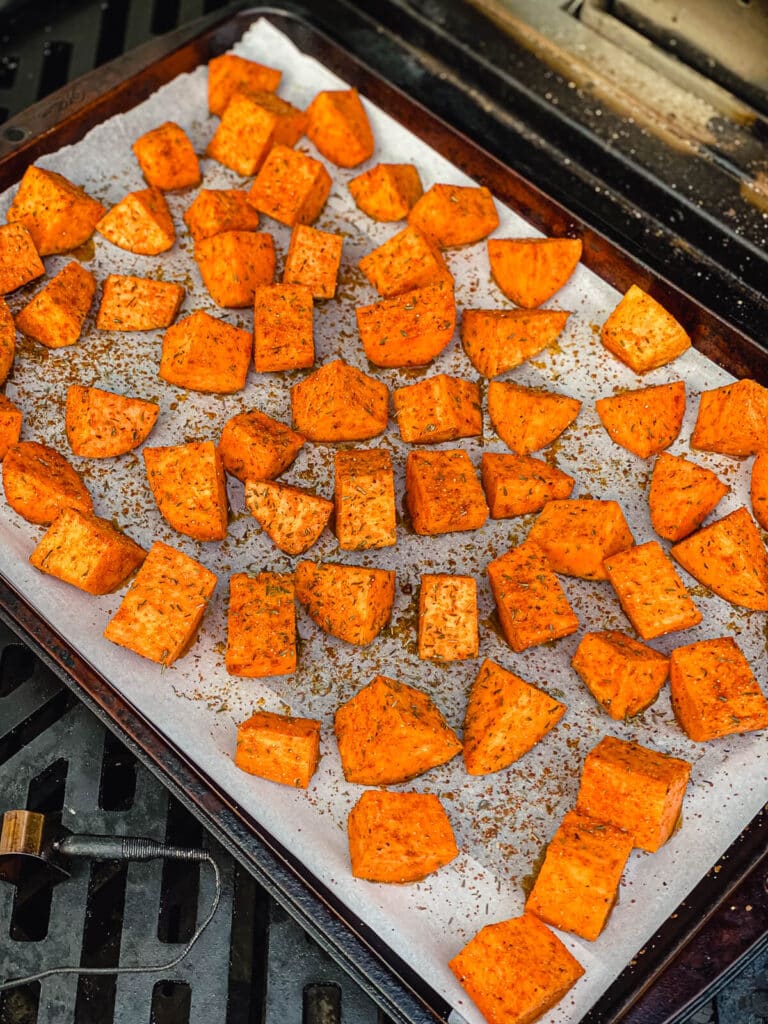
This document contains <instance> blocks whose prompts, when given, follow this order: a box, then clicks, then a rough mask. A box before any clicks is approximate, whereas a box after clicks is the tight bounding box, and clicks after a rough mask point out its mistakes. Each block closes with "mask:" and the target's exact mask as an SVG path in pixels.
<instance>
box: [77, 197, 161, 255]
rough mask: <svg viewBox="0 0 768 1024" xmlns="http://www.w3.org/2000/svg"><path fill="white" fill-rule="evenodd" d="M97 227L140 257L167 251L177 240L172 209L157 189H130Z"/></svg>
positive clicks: (121, 247) (113, 242) (108, 239)
mask: <svg viewBox="0 0 768 1024" xmlns="http://www.w3.org/2000/svg"><path fill="white" fill-rule="evenodd" d="M96 230H97V231H98V232H99V234H100V235H102V236H103V237H104V238H106V239H107V241H108V242H111V243H112V245H116V246H117V247H118V248H119V249H126V250H127V251H128V252H135V253H137V254H138V255H139V256H157V255H159V254H160V253H161V252H167V251H168V250H169V249H171V248H173V243H174V242H175V241H176V228H175V227H174V224H173V218H172V217H171V211H170V210H169V209H168V203H167V202H166V199H165V196H164V195H163V193H162V192H161V191H160V189H158V188H143V189H139V190H138V191H137V192H129V193H128V195H127V196H125V197H124V198H123V199H121V200H120V202H119V203H116V204H115V205H114V206H113V207H112V209H111V210H109V211H108V212H107V213H105V214H104V216H103V217H102V218H101V220H99V221H98V222H97V224H96Z"/></svg>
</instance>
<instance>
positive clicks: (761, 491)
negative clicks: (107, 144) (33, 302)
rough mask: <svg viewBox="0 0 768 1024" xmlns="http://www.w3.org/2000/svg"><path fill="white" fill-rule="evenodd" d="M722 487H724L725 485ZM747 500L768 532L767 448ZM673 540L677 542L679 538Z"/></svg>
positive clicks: (759, 459) (761, 454) (754, 468)
mask: <svg viewBox="0 0 768 1024" xmlns="http://www.w3.org/2000/svg"><path fill="white" fill-rule="evenodd" d="M0 363H2V341H0ZM2 379H3V374H2V371H1V370H0V381H2ZM718 483H719V481H718ZM722 486H723V487H724V486H725V484H722ZM749 498H750V501H751V502H752V515H753V516H754V517H755V519H756V520H757V521H758V523H759V524H760V525H761V526H762V528H763V529H764V530H768V448H766V449H765V450H764V451H761V452H758V453H757V455H756V456H755V461H754V462H753V463H752V476H751V478H750V488H749ZM673 539H674V540H678V539H679V538H677V537H675V538H673Z"/></svg>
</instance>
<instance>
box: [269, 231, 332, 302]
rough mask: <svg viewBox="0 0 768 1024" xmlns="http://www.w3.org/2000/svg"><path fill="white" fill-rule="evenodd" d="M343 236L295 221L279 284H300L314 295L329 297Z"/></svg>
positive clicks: (330, 297)
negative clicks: (281, 279) (281, 281)
mask: <svg viewBox="0 0 768 1024" xmlns="http://www.w3.org/2000/svg"><path fill="white" fill-rule="evenodd" d="M343 245H344V237H343V236H342V235H335V234H333V233H332V232H330V231H319V230H318V229H317V228H313V227H310V226H309V225H308V224H297V225H296V226H295V227H294V229H293V231H292V232H291V241H290V243H289V245H288V254H287V255H286V257H285V266H284V268H283V284H303V285H304V286H305V287H306V288H309V290H310V292H311V293H312V297H313V298H315V299H332V298H333V297H334V295H335V294H336V283H337V280H338V277H339V266H340V265H341V250H342V247H343Z"/></svg>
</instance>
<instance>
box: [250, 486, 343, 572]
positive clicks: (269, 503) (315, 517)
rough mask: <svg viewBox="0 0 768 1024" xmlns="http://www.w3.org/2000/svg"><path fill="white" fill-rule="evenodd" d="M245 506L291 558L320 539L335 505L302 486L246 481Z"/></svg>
mask: <svg viewBox="0 0 768 1024" xmlns="http://www.w3.org/2000/svg"><path fill="white" fill-rule="evenodd" d="M245 507H246V508H247V509H248V511H249V512H250V513H251V515H252V516H253V518H254V519H255V520H256V521H257V522H258V523H259V525H260V526H261V528H262V529H263V530H264V532H265V533H266V534H267V536H268V537H269V538H270V540H271V541H272V542H273V543H274V544H275V545H276V546H277V547H278V548H280V550H281V551H285V552H286V554H288V555H303V554H304V552H305V551H308V550H309V549H310V548H311V547H312V545H313V544H314V543H315V542H316V541H317V540H318V539H319V537H320V534H321V533H322V532H323V530H324V529H325V527H326V526H327V525H328V520H329V519H330V518H331V514H332V512H333V502H332V501H328V499H327V498H321V497H320V496H319V495H317V494H311V493H310V492H309V491H305V490H303V489H302V488H300V487H290V486H289V485H288V484H277V483H273V482H272V481H271V480H246V482H245Z"/></svg>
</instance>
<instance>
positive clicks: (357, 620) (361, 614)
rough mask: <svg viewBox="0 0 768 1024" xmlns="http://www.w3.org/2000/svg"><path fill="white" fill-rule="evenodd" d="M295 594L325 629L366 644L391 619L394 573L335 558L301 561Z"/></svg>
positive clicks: (362, 644) (352, 641) (351, 642)
mask: <svg viewBox="0 0 768 1024" xmlns="http://www.w3.org/2000/svg"><path fill="white" fill-rule="evenodd" d="M296 597H297V598H298V600H299V601H300V602H301V603H302V604H303V605H304V606H305V607H306V609H307V612H308V613H309V616H310V618H311V619H313V620H314V621H315V622H316V623H317V625H318V626H319V627H320V628H321V629H322V630H324V631H325V632H326V633H330V634H331V636H336V637H338V638H339V639H340V640H346V641H347V643H350V644H358V645H360V646H365V645H366V644H369V643H370V642H371V641H372V640H373V639H374V637H376V636H377V635H378V634H379V633H380V632H381V630H382V629H383V628H384V627H385V626H386V624H387V623H388V622H389V618H390V615H391V614H392V604H393V602H394V600H395V574H394V572H391V571H390V570H389V569H368V568H365V567H363V566H357V565H338V564H335V563H333V562H299V564H298V565H297V566H296Z"/></svg>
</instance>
